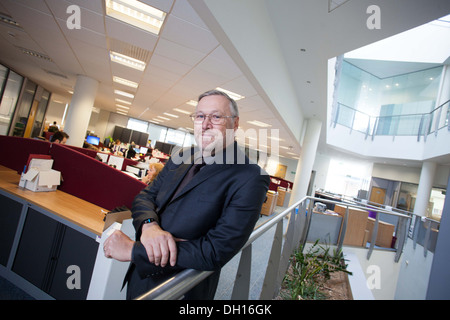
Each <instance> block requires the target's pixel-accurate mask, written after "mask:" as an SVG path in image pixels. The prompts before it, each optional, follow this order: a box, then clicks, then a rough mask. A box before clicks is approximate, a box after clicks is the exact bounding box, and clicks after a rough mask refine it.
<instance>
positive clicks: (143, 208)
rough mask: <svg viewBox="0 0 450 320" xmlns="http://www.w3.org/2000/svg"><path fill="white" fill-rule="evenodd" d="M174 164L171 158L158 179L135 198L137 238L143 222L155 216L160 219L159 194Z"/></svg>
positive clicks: (134, 220) (134, 218) (133, 210)
mask: <svg viewBox="0 0 450 320" xmlns="http://www.w3.org/2000/svg"><path fill="white" fill-rule="evenodd" d="M171 166H172V162H171V161H170V160H169V161H168V162H167V164H166V165H165V166H164V168H163V169H162V170H161V172H160V173H159V174H158V176H157V177H156V179H155V180H154V181H153V182H152V183H151V184H150V185H148V186H147V187H145V188H144V189H143V190H142V191H141V192H140V193H139V194H138V195H137V196H136V197H135V198H134V201H133V204H132V208H131V212H132V218H133V226H134V229H135V230H136V239H139V238H140V235H141V226H142V223H143V222H144V221H145V220H147V219H149V218H153V219H156V221H159V216H158V213H157V209H158V203H157V199H156V197H157V195H158V191H159V189H160V188H161V183H162V181H163V180H164V176H166V175H167V174H168V172H169V170H170V168H171Z"/></svg>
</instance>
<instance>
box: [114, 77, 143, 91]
mask: <svg viewBox="0 0 450 320" xmlns="http://www.w3.org/2000/svg"><path fill="white" fill-rule="evenodd" d="M113 81H114V82H115V83H119V84H123V85H124V86H127V87H131V88H135V89H136V88H137V87H138V86H139V84H138V83H137V82H133V81H130V80H127V79H124V78H120V77H116V76H113Z"/></svg>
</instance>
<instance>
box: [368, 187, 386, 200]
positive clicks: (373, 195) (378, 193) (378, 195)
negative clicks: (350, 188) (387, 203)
mask: <svg viewBox="0 0 450 320" xmlns="http://www.w3.org/2000/svg"><path fill="white" fill-rule="evenodd" d="M385 198H386V189H382V188H378V187H372V191H371V192H370V199H369V201H370V202H374V203H378V204H384V199H385Z"/></svg>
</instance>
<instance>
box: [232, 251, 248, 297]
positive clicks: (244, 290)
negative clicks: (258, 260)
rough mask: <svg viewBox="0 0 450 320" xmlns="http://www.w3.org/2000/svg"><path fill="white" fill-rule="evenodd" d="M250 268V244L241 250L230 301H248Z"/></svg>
mask: <svg viewBox="0 0 450 320" xmlns="http://www.w3.org/2000/svg"><path fill="white" fill-rule="evenodd" d="M251 267H252V244H251V243H250V244H249V245H247V246H246V247H245V248H244V250H242V254H241V259H240V260H239V267H238V270H237V273H236V280H235V281H234V287H233V293H232V294H231V300H248V293H249V291H250V273H251Z"/></svg>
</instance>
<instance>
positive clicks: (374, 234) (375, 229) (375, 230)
mask: <svg viewBox="0 0 450 320" xmlns="http://www.w3.org/2000/svg"><path fill="white" fill-rule="evenodd" d="M379 217H380V215H379V213H378V212H377V216H376V218H375V224H374V226H373V229H372V238H371V239H370V246H369V251H367V260H369V259H370V256H371V255H372V251H373V248H374V247H375V242H376V241H377V235H378V223H379V222H380V218H379Z"/></svg>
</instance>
